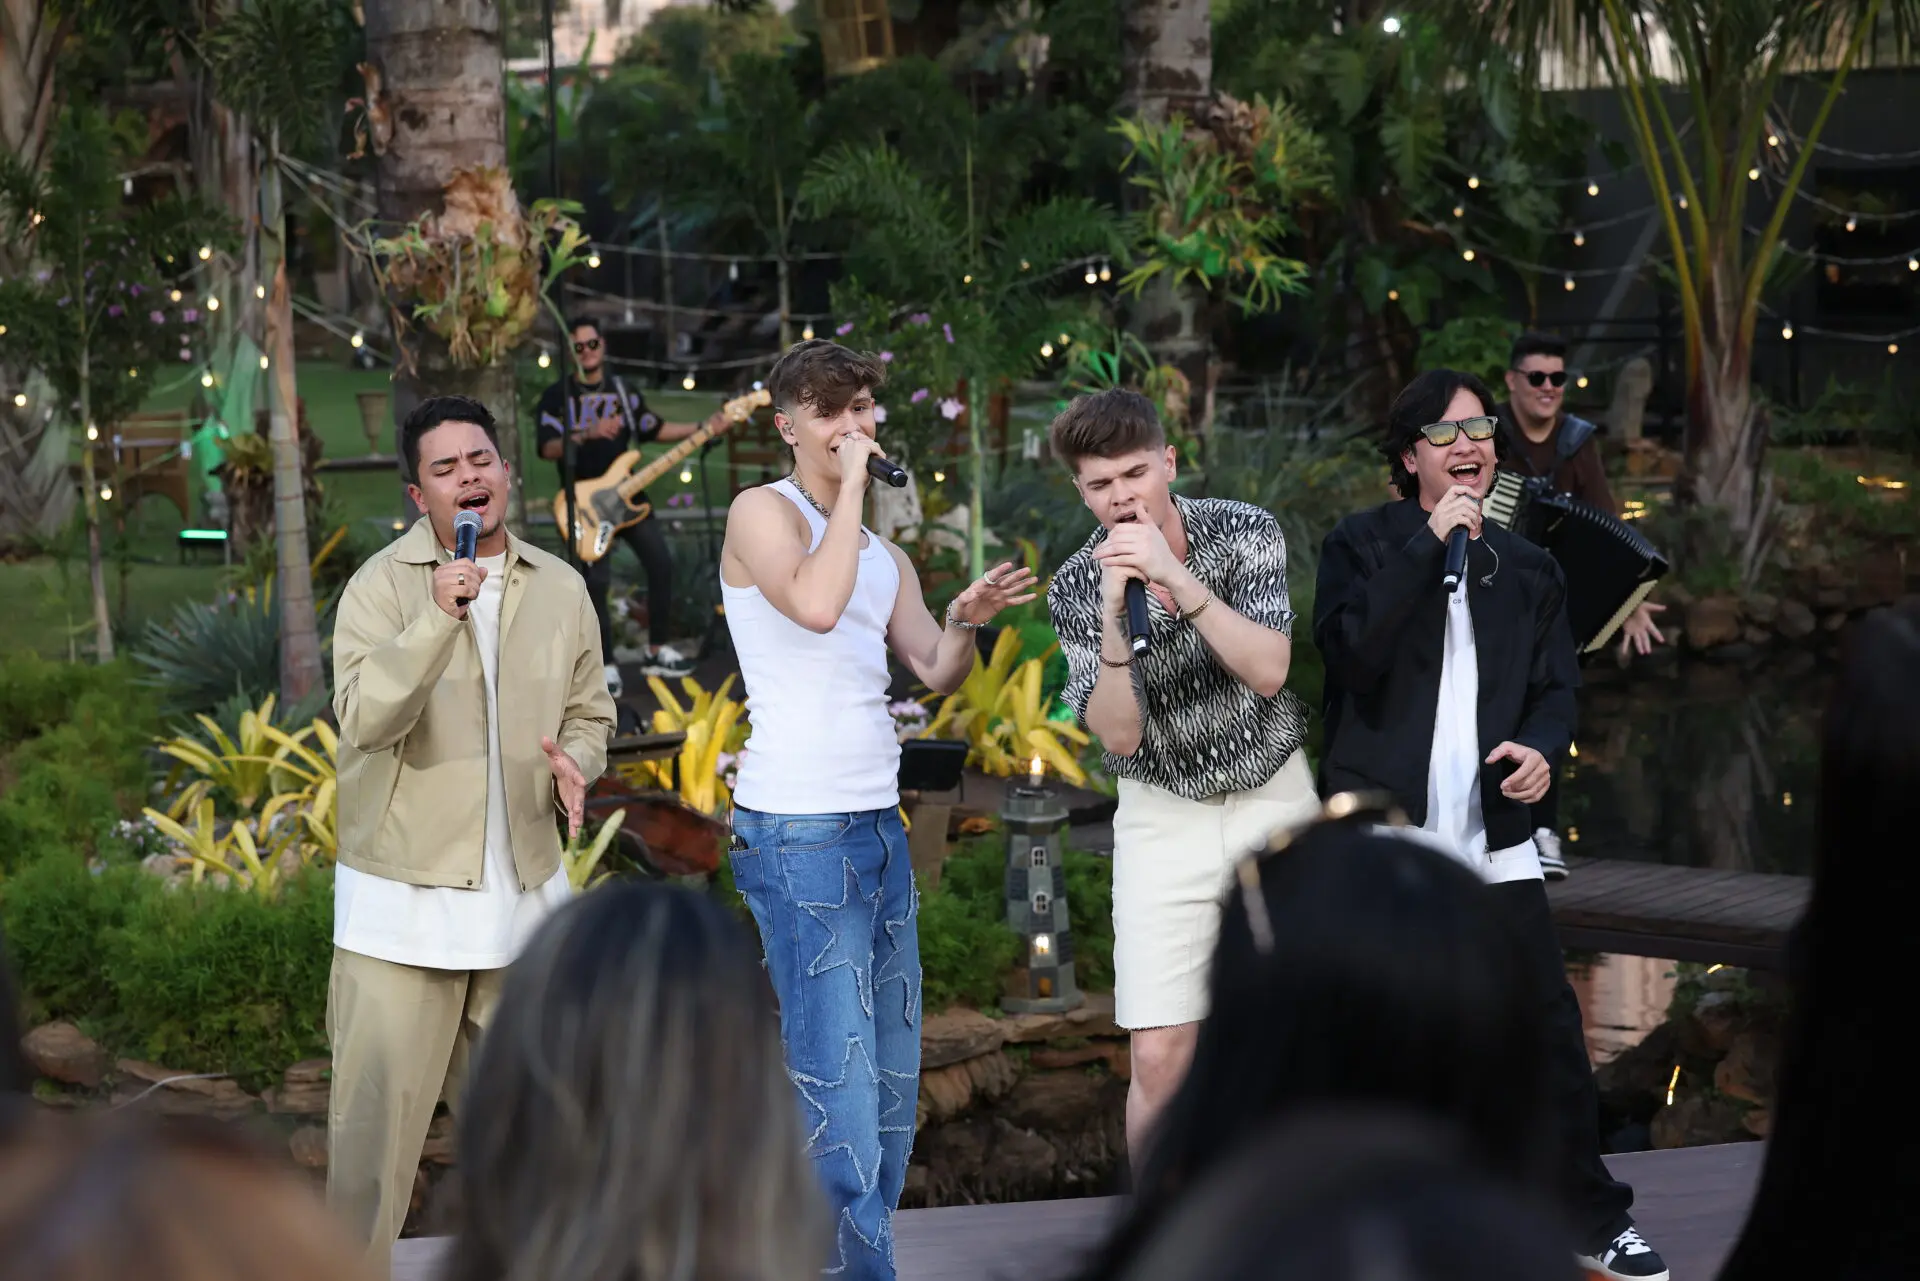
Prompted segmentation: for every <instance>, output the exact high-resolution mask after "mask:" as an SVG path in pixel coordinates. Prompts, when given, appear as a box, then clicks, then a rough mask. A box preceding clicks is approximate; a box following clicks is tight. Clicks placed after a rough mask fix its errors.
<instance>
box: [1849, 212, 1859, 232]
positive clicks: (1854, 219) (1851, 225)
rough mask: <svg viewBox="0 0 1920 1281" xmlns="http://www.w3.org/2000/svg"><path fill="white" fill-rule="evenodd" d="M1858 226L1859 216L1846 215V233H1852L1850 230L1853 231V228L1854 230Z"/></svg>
mask: <svg viewBox="0 0 1920 1281" xmlns="http://www.w3.org/2000/svg"><path fill="white" fill-rule="evenodd" d="M1859 225H1860V217H1859V215H1858V214H1848V215H1847V230H1848V231H1852V230H1853V229H1854V228H1856V227H1858V226H1859Z"/></svg>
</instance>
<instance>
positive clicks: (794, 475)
mask: <svg viewBox="0 0 1920 1281" xmlns="http://www.w3.org/2000/svg"><path fill="white" fill-rule="evenodd" d="M787 479H788V480H790V481H792V482H793V487H794V488H795V489H797V490H799V491H800V497H802V498H804V499H806V500H807V501H808V502H810V503H812V504H813V509H814V510H815V511H817V512H819V513H820V515H821V517H822V518H823V519H826V520H832V519H833V513H832V512H830V511H828V510H827V509H826V508H825V507H822V506H821V505H820V500H819V499H818V498H815V497H814V496H813V495H812V494H809V493H808V492H807V487H806V486H805V485H802V484H801V483H800V473H799V472H798V471H795V472H791V473H789V474H788V476H787Z"/></svg>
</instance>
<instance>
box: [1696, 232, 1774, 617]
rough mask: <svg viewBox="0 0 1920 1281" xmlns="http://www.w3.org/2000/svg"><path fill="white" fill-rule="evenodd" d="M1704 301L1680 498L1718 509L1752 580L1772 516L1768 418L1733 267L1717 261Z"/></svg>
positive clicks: (1732, 548) (1726, 533)
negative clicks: (1756, 384)
mask: <svg viewBox="0 0 1920 1281" xmlns="http://www.w3.org/2000/svg"><path fill="white" fill-rule="evenodd" d="M1709 271H1710V273H1711V275H1710V277H1709V280H1708V282H1707V289H1706V290H1705V291H1704V297H1703V298H1702V307H1701V322H1702V324H1701V328H1702V333H1701V335H1700V348H1699V350H1698V352H1697V353H1695V359H1694V360H1693V361H1691V362H1689V364H1690V368H1689V376H1688V380H1687V382H1688V385H1687V432H1686V451H1685V461H1684V465H1683V468H1682V472H1681V477H1680V483H1679V485H1678V489H1679V493H1680V497H1681V498H1682V499H1683V500H1684V501H1687V502H1691V503H1695V504H1698V505H1699V506H1701V507H1704V508H1708V509H1710V510H1712V511H1714V512H1716V513H1718V514H1719V516H1720V517H1721V518H1722V520H1723V521H1724V524H1723V525H1722V526H1721V527H1720V529H1721V531H1722V533H1723V534H1724V536H1725V537H1726V539H1727V545H1726V546H1724V547H1721V548H1717V549H1715V550H1717V551H1721V552H1726V553H1731V554H1732V555H1734V556H1735V557H1736V558H1737V559H1738V560H1739V563H1740V571H1741V575H1742V578H1743V580H1744V581H1746V582H1747V583H1749V584H1750V583H1751V582H1752V581H1753V578H1754V575H1755V574H1756V573H1757V572H1758V570H1759V567H1760V560H1761V558H1762V554H1763V552H1764V550H1765V546H1766V533H1767V527H1768V524H1769V522H1770V519H1771V516H1772V510H1771V508H1772V489H1771V486H1770V485H1768V484H1767V483H1766V480H1765V462H1766V448H1767V433H1766V422H1765V419H1764V416H1763V415H1762V414H1760V412H1759V406H1758V403H1757V402H1756V400H1755V398H1754V394H1753V339H1752V335H1751V334H1742V333H1741V331H1740V303H1739V287H1738V273H1737V271H1736V270H1735V269H1734V268H1733V267H1732V266H1731V265H1729V264H1727V263H1724V262H1716V263H1715V264H1714V265H1713V266H1712V267H1710V268H1709Z"/></svg>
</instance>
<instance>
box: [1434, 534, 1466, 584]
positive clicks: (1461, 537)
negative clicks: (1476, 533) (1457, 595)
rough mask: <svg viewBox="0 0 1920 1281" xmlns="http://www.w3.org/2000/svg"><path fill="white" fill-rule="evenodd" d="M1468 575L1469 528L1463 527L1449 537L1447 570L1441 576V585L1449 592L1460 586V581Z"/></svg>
mask: <svg viewBox="0 0 1920 1281" xmlns="http://www.w3.org/2000/svg"><path fill="white" fill-rule="evenodd" d="M1466 573H1467V527H1466V526H1465V525H1461V526H1459V527H1457V528H1456V529H1455V530H1454V531H1453V532H1452V533H1450V534H1448V535H1447V568H1446V572H1445V573H1443V574H1441V576H1440V585H1441V586H1442V587H1445V588H1446V589H1447V590H1448V591H1452V590H1454V589H1455V588H1456V587H1458V586H1460V580H1461V579H1462V578H1464V577H1466Z"/></svg>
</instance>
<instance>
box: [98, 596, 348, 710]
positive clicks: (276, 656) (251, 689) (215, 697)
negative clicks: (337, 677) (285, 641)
mask: <svg viewBox="0 0 1920 1281" xmlns="http://www.w3.org/2000/svg"><path fill="white" fill-rule="evenodd" d="M331 614H332V605H331V603H330V602H329V603H326V604H323V605H322V606H321V607H320V616H321V621H322V630H323V631H325V632H326V633H327V634H329V635H331V633H332V628H331V626H330V625H328V622H327V620H328V618H329V616H330V615H331ZM134 659H135V661H137V662H138V663H139V664H140V665H141V666H142V667H144V668H146V669H147V672H148V673H149V675H148V676H146V677H145V678H144V679H143V683H144V684H147V685H150V686H152V687H154V688H156V689H158V690H160V691H161V704H162V709H163V710H164V711H165V712H167V713H168V714H170V715H175V716H180V715H185V716H193V715H197V714H199V713H204V712H214V711H221V712H223V713H225V715H223V716H222V717H221V719H222V720H226V721H227V723H229V724H231V723H233V722H232V720H231V719H229V718H230V717H232V715H233V713H234V712H235V710H236V709H235V708H234V707H233V706H232V700H234V699H235V698H238V699H240V700H241V701H243V702H244V703H245V704H246V705H247V706H249V707H252V706H256V705H257V704H258V703H259V702H260V700H261V699H263V698H265V697H266V696H267V695H268V694H271V693H273V692H274V691H276V690H278V689H279V688H280V614H279V611H278V610H276V609H275V608H274V605H273V583H272V582H271V581H268V582H267V583H265V584H263V585H261V586H260V587H258V588H251V587H250V588H247V589H245V590H243V591H239V592H234V593H231V594H229V595H228V596H226V597H225V598H224V599H221V600H215V601H210V602H199V601H189V602H186V603H184V604H182V605H180V606H178V607H176V608H175V610H174V612H173V617H172V618H171V619H169V620H168V621H167V622H165V623H160V622H153V623H149V624H148V625H147V630H146V636H145V639H144V642H143V644H142V646H141V648H140V649H139V650H137V651H136V652H135V654H134ZM325 703H326V691H325V689H324V687H323V688H321V689H320V690H318V691H316V692H315V693H314V694H313V695H312V696H311V697H310V699H307V700H302V705H301V706H300V707H298V708H291V707H290V708H287V709H285V712H286V714H287V716H288V717H289V718H290V719H295V720H296V723H297V720H298V719H300V718H301V714H302V713H304V719H311V718H312V716H313V715H315V714H317V713H318V711H319V709H320V707H322V706H324V705H325Z"/></svg>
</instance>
